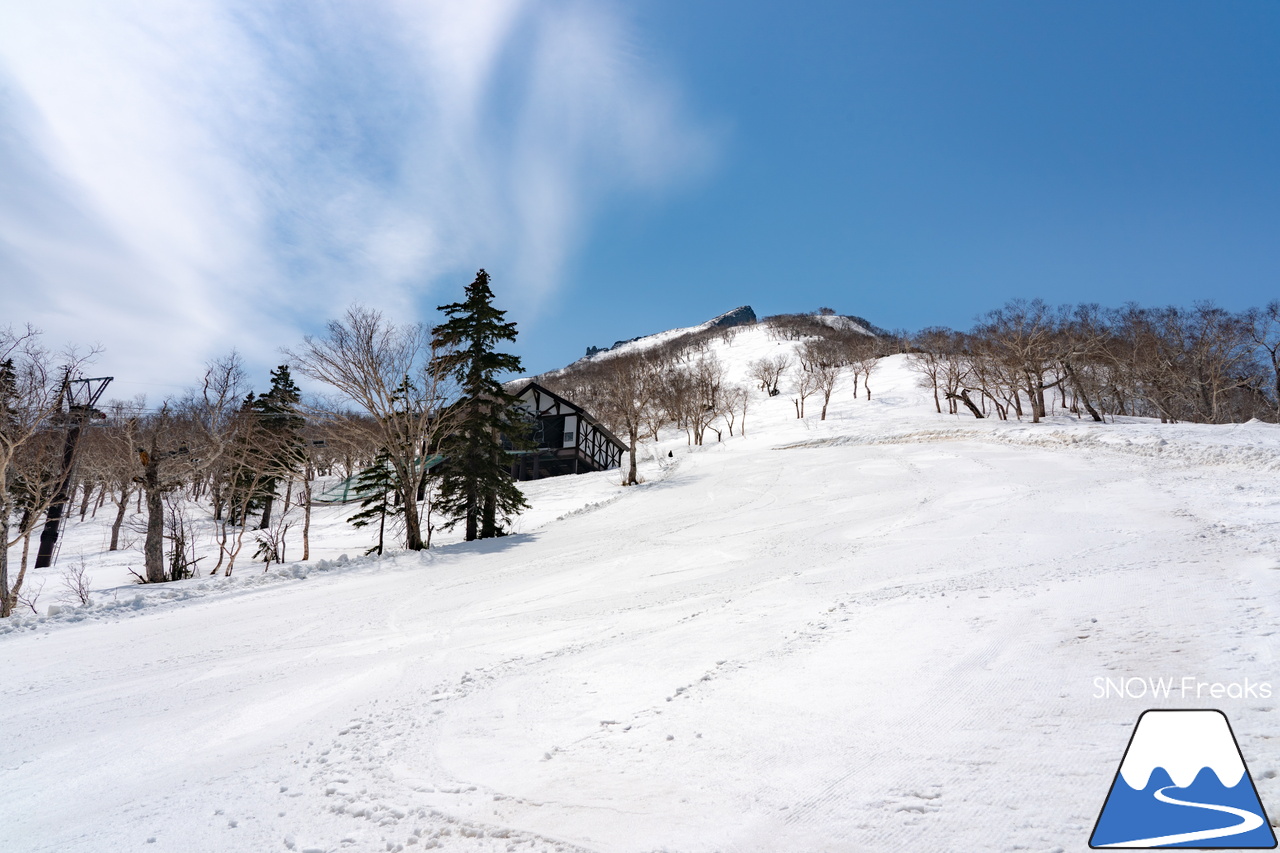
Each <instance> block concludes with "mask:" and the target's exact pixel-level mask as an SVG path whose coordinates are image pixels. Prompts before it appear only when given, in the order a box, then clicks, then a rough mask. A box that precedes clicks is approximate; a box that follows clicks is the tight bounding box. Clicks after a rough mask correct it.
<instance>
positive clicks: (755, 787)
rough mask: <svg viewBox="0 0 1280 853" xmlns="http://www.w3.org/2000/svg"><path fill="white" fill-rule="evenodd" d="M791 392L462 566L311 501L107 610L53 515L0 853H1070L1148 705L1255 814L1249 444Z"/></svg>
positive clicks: (17, 703) (1259, 531)
mask: <svg viewBox="0 0 1280 853" xmlns="http://www.w3.org/2000/svg"><path fill="white" fill-rule="evenodd" d="M789 346H791V345H790V344H779V343H777V342H775V341H772V340H770V339H769V337H768V336H767V335H766V334H765V332H764V330H763V329H759V328H756V329H750V330H746V331H743V332H742V333H740V334H739V335H738V337H737V338H736V339H735V340H734V341H733V342H732V344H731V345H724V344H721V345H719V353H720V357H721V358H722V359H724V360H725V361H726V363H729V364H730V365H731V367H732V369H733V370H734V371H735V372H736V373H737V375H738V376H745V365H746V363H747V362H748V361H749V360H750V359H752V358H756V357H759V356H760V355H762V354H766V353H770V352H778V351H780V349H779V348H786V347H789ZM787 390H788V389H786V388H785V387H784V389H783V391H784V393H783V394H782V396H779V397H776V398H767V397H764V396H762V395H758V394H757V396H756V397H754V398H753V402H752V407H751V410H750V412H749V415H748V421H747V436H746V437H742V436H740V435H739V436H736V437H733V438H730V437H729V435H728V433H727V431H726V433H725V437H724V441H723V442H720V443H711V444H708V445H707V446H705V447H700V448H690V447H688V446H687V445H686V443H685V439H684V437H683V434H680V435H676V434H674V433H673V434H670V435H668V436H665V437H664V441H662V442H661V443H659V444H658V445H656V446H649V447H646V448H645V449H644V451H643V453H644V457H645V462H644V464H643V465H642V469H641V470H642V473H643V474H644V476H645V477H646V479H647V482H646V483H644V484H643V485H641V486H638V487H634V488H629V489H623V488H620V487H619V486H618V485H617V483H618V481H619V475H618V472H616V471H615V472H607V473H603V474H591V475H584V476H580V477H562V478H558V479H554V480H546V481H542V482H539V483H535V484H531V487H530V494H531V497H532V500H533V503H534V509H533V510H531V511H530V512H529V513H528V514H526V516H525V517H524V518H522V520H521V521H520V524H519V527H518V530H519V532H518V533H517V535H513V536H510V537H507V538H503V539H498V540H490V541H487V542H483V543H472V544H465V543H460V542H457V541H456V535H455V536H454V537H453V539H450V540H448V541H446V542H445V544H443V545H441V546H440V547H436V548H433V549H432V550H431V551H429V552H424V553H414V554H398V555H393V556H390V557H387V558H384V559H381V560H377V559H365V558H361V559H354V560H351V561H349V562H346V561H335V558H337V557H338V556H339V555H340V554H341V553H343V552H346V553H348V554H351V555H355V554H358V553H360V551H362V550H363V548H364V547H367V545H368V543H369V541H370V534H369V533H368V532H367V529H366V531H352V530H350V529H349V528H346V527H345V525H344V524H343V523H342V521H341V519H342V518H343V517H344V515H345V514H349V513H350V511H351V510H350V509H349V508H347V509H343V508H332V509H326V510H324V512H323V513H322V515H321V517H319V518H318V519H317V530H316V532H315V534H314V535H315V537H316V542H315V543H314V544H313V556H314V557H315V559H313V561H312V562H311V563H307V564H300V563H299V564H291V565H288V566H285V567H283V568H280V569H276V568H272V569H271V570H270V571H269V572H265V573H264V572H263V571H262V569H261V566H260V565H259V566H256V567H255V566H254V565H252V564H250V563H245V562H242V563H241V564H240V566H239V567H238V568H237V571H236V574H235V575H234V576H233V577H232V578H231V579H223V578H216V579H215V578H207V577H206V578H197V579H194V580H191V581H184V582H181V583H176V584H170V585H165V586H163V587H139V586H130V585H128V584H127V571H126V569H125V565H127V564H129V561H130V560H132V561H133V563H132V564H133V565H137V563H139V562H140V557H139V556H138V554H137V552H136V551H132V552H127V553H125V554H123V555H121V554H115V555H105V554H103V553H101V552H102V550H103V548H104V547H105V544H104V542H105V533H104V531H105V525H106V522H105V521H103V519H104V516H106V515H108V514H109V513H108V512H107V510H106V509H104V511H102V512H100V513H99V515H98V519H97V520H96V521H95V520H90V521H85V522H83V523H81V522H76V523H74V524H73V525H72V526H71V527H70V529H69V531H68V533H67V537H66V541H65V542H64V544H63V546H62V550H61V560H62V562H63V563H67V562H70V561H73V560H75V559H76V558H77V555H81V554H83V555H84V556H85V560H86V562H87V564H88V565H89V566H90V569H91V571H92V572H93V573H94V583H95V593H94V597H95V603H94V604H93V605H91V606H89V607H83V608H75V609H70V610H64V611H63V612H61V613H58V614H56V615H54V616H52V617H46V616H40V617H38V618H37V617H35V616H33V615H30V614H28V615H27V616H25V617H17V618H15V619H13V620H10V621H9V622H8V624H6V625H4V626H3V629H2V630H5V631H7V633H4V634H2V635H0V661H2V664H0V665H2V667H3V669H2V676H0V691H3V702H2V703H0V731H2V732H3V733H4V736H3V738H0V813H2V814H3V815H4V819H3V820H0V850H4V851H58V853H71V851H134V850H141V851H155V853H160V851H183V853H191V851H255V853H257V852H258V851H346V850H350V851H386V850H392V851H398V850H419V849H429V848H443V849H446V850H458V851H506V850H519V851H523V850H561V851H578V850H591V851H660V850H663V851H690V853H693V851H978V850H983V851H986V850H992V851H1003V850H1010V851H1012V850H1027V851H1046V853H1047V851H1066V850H1072V851H1078V850H1085V849H1087V843H1088V838H1089V835H1090V832H1091V831H1092V828H1093V823H1094V821H1095V819H1096V817H1097V815H1098V811H1099V809H1100V808H1101V806H1102V804H1103V801H1104V800H1105V799H1106V796H1107V792H1108V789H1109V787H1110V785H1111V782H1112V780H1113V778H1114V776H1115V774H1116V771H1117V768H1118V767H1119V764H1120V760H1121V757H1122V756H1123V754H1124V750H1125V746H1126V744H1127V743H1128V739H1129V736H1130V734H1131V732H1132V730H1133V726H1134V723H1135V722H1136V721H1137V719H1138V716H1139V714H1140V713H1141V712H1142V711H1143V710H1144V709H1146V708H1153V707H1154V708H1219V709H1221V710H1222V711H1223V712H1224V713H1225V714H1226V715H1227V717H1228V718H1229V719H1230V722H1231V725H1232V728H1233V730H1234V732H1235V734H1236V737H1237V739H1238V740H1239V744H1240V747H1241V750H1242V752H1243V755H1244V758H1245V760H1246V762H1247V763H1248V766H1249V770H1250V772H1251V775H1252V778H1253V780H1254V782H1255V784H1256V785H1257V788H1258V791H1259V794H1260V796H1261V798H1262V802H1263V804H1264V806H1266V807H1267V808H1268V809H1269V810H1270V815H1271V820H1272V821H1275V820H1276V819H1277V816H1278V815H1280V782H1278V781H1277V779H1276V774H1277V771H1280V713H1278V712H1277V711H1276V705H1277V703H1278V702H1280V697H1278V696H1277V692H1278V691H1280V672H1278V671H1277V625H1278V624H1280V595H1278V593H1280V489H1278V488H1277V485H1278V483H1277V481H1278V478H1280V428H1277V427H1275V426H1271V425H1267V424H1261V423H1250V424H1243V425H1237V426H1212V427H1211V426H1197V425H1161V424H1158V423H1152V422H1149V421H1137V420H1131V421H1128V422H1126V421H1125V420H1124V419H1121V422H1120V423H1115V424H1112V423H1107V424H1096V425H1095V424H1092V423H1088V422H1082V421H1077V420H1075V419H1074V418H1067V417H1058V418H1054V419H1051V420H1050V421H1048V422H1046V423H1043V424H1037V425H1033V424H1030V423H1028V422H1023V423H1017V422H1011V423H998V422H995V421H975V420H973V419H972V418H970V417H969V416H968V415H962V416H950V415H938V414H936V413H935V412H934V410H933V402H932V399H931V397H930V396H928V395H927V394H926V392H923V391H922V390H920V389H919V388H917V387H916V384H915V376H914V375H913V374H912V373H910V372H909V371H908V370H907V368H906V364H905V357H902V356H896V357H893V358H890V359H887V360H885V362H884V363H883V365H882V367H881V368H880V370H879V372H877V373H876V374H875V375H874V376H873V377H872V391H873V399H872V400H871V401H867V400H866V399H865V398H863V399H858V400H854V399H853V395H852V389H851V386H849V385H848V384H846V385H844V386H843V387H842V388H841V389H840V390H838V392H837V395H836V399H835V400H833V403H832V411H831V413H830V414H829V416H828V420H827V421H825V422H819V421H818V420H817V414H818V410H819V409H820V407H821V404H820V401H818V402H817V404H815V401H814V400H813V399H811V400H810V401H809V412H810V416H809V417H808V418H807V419H806V420H804V421H799V420H797V419H796V418H795V416H794V410H793V407H792V403H791V400H790V398H789V397H788V395H787V394H786V391H787ZM712 441H714V436H712ZM668 451H672V452H673V453H674V455H673V456H670V457H668V455H667V454H668ZM295 547H296V546H291V548H295ZM294 553H298V552H294ZM16 557H17V554H15V559H16ZM320 558H323V562H321V561H320ZM339 563H341V564H339ZM48 577H49V580H48V585H47V586H46V590H45V593H44V598H42V600H41V601H42V603H41V609H42V611H43V609H44V607H45V606H46V605H47V604H49V603H56V600H55V596H56V586H57V571H56V570H55V572H54V573H53V574H51V575H49V576H48ZM1107 679H1110V681H1107ZM1154 679H1165V680H1166V686H1169V685H1173V689H1172V691H1171V692H1170V693H1169V695H1168V696H1158V697H1153V696H1152V695H1151V692H1150V689H1149V687H1148V684H1149V680H1154ZM1183 679H1187V680H1183ZM1100 685H1101V689H1100ZM1187 685H1190V691H1189V692H1186V691H1184V690H1183V688H1185V687H1187ZM1214 685H1217V686H1216V687H1215V686H1214ZM1108 687H1109V688H1110V689H1109V690H1108V689H1106V688H1108ZM1107 693H1110V695H1106V694H1107ZM1118 693H1123V695H1117V694H1118ZM1197 693H1199V696H1197V695H1196V694H1197ZM1264 693H1265V694H1266V695H1263V694H1264Z"/></svg>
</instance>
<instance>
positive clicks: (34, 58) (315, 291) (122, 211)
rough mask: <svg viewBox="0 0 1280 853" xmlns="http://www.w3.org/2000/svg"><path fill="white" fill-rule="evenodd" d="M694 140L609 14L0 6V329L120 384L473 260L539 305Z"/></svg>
mask: <svg viewBox="0 0 1280 853" xmlns="http://www.w3.org/2000/svg"><path fill="white" fill-rule="evenodd" d="M711 153H712V144H711V142H710V137H709V135H708V134H707V133H706V131H705V130H704V129H702V128H701V127H699V126H698V124H697V123H696V122H695V121H694V120H692V119H691V118H690V117H689V116H688V115H687V114H686V113H685V112H684V110H683V109H682V106H681V103H680V98H679V94H678V91H677V88H676V87H675V86H674V85H673V84H672V83H671V82H670V81H668V80H666V79H664V78H663V76H662V75H661V73H660V71H659V70H658V69H657V68H655V67H654V64H653V63H651V62H647V61H646V60H645V59H644V58H643V56H642V51H640V50H639V49H638V48H637V46H636V40H635V36H634V32H633V31H632V28H630V27H629V25H628V22H627V21H626V20H625V19H624V17H623V16H622V15H621V13H620V12H619V10H618V8H616V7H611V6H602V5H600V4H586V3H576V2H554V0H552V2H534V0H469V2H467V3H456V2H447V0H421V2H412V0H378V2H370V0H329V2H316V3H306V4H298V3H292V2H286V0H277V1H276V2H272V1H271V0H267V2H263V0H253V1H252V2H249V0H120V2H115V3H111V4H96V3H92V2H89V1H88V0H46V2H43V3H39V4H9V5H8V7H7V8H6V9H5V10H3V11H0V188H2V189H3V192H0V302H2V303H3V306H4V307H3V310H2V312H0V323H13V322H19V323H20V322H27V321H30V322H34V323H35V324H36V325H38V326H40V327H42V328H44V329H45V330H46V331H47V332H48V333H50V335H51V336H52V337H55V338H57V339H65V340H73V341H78V342H90V341H100V342H101V343H103V344H104V345H105V347H106V349H107V353H106V355H105V356H104V357H103V359H102V364H103V366H104V367H108V368H110V369H111V371H112V372H114V373H115V374H116V375H117V377H118V380H120V381H122V384H121V385H120V386H119V391H120V392H121V393H124V392H130V393H131V392H132V391H133V390H141V389H132V388H130V386H129V380H130V379H132V380H136V381H147V382H154V383H177V384H181V383H186V382H189V381H191V380H192V379H194V378H195V377H196V375H198V372H199V370H200V365H201V364H202V363H203V362H204V361H205V360H207V359H208V358H210V357H212V356H214V355H216V354H219V353H222V352H225V351H226V350H228V349H230V348H231V347H233V346H235V347H238V348H240V349H241V351H242V352H244V353H245V354H246V356H247V357H248V359H249V361H250V363H251V364H256V365H258V366H263V365H267V364H270V363H273V362H274V360H275V358H276V356H275V352H276V348H277V347H278V346H279V345H281V344H289V343H292V342H293V341H294V340H296V338H297V337H299V336H300V335H301V334H302V333H303V332H304V331H305V330H307V329H309V328H314V327H315V326H316V325H317V324H318V323H320V322H323V320H324V319H326V318H328V317H331V316H334V315H336V314H337V313H338V312H340V311H341V310H342V308H343V307H345V306H346V305H347V304H348V303H350V302H352V301H355V300H360V301H364V302H366V303H368V304H371V305H376V306H377V307H380V308H382V309H384V310H386V311H388V312H389V313H392V314H394V315H396V316H398V317H412V316H417V315H419V314H420V312H422V310H423V309H424V308H425V307H429V306H431V305H434V304H435V303H436V302H439V301H446V300H451V299H453V298H454V297H455V292H456V291H457V290H458V287H459V285H460V284H461V283H464V282H465V280H469V274H470V273H471V272H474V269H475V267H477V266H481V265H485V266H489V267H490V268H491V270H492V269H494V268H499V269H501V270H503V273H504V275H503V279H502V281H503V284H504V286H505V287H506V288H507V290H508V292H509V293H510V299H509V300H508V301H509V302H510V303H512V304H513V306H514V307H517V308H520V309H521V310H524V311H529V312H535V313H536V312H537V311H538V309H539V307H540V306H542V305H545V304H546V302H547V300H548V299H549V298H550V297H551V296H552V295H554V293H555V291H556V288H557V285H558V281H559V277H560V274H561V270H562V269H563V266H564V264H565V262H566V260H567V259H568V258H569V257H570V256H571V255H572V253H573V251H574V250H575V248H576V247H577V246H579V245H580V244H581V241H582V240H583V239H584V235H585V231H586V227H587V223H588V221H589V218H590V215H591V212H592V210H593V209H594V207H595V206H596V205H597V204H599V203H600V201H601V200H602V199H604V198H606V197H608V196H609V195H611V194H616V193H634V192H652V191H654V190H660V189H662V188H664V187H667V186H669V185H671V184H672V183H673V182H674V181H677V180H679V179H681V178H683V177H685V176H687V175H689V174H690V173H692V172H694V171H696V170H698V169H700V168H703V166H704V165H705V164H706V163H707V162H708V160H709V157H710V156H711ZM113 390H115V389H113Z"/></svg>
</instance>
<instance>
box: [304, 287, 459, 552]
mask: <svg viewBox="0 0 1280 853" xmlns="http://www.w3.org/2000/svg"><path fill="white" fill-rule="evenodd" d="M432 347H433V344H432V339H431V335H430V333H429V331H428V330H427V328H426V327H425V326H423V325H422V324H421V323H413V324H403V325H400V324H396V323H392V322H390V321H388V320H387V319H385V318H384V317H383V316H382V314H381V313H379V312H377V311H373V310H370V309H367V308H363V307H360V306H353V307H351V308H349V309H348V310H347V313H346V314H345V315H344V316H343V318H342V319H340V320H333V321H331V322H330V323H329V325H328V328H327V329H326V332H325V334H324V335H323V336H311V335H308V336H307V337H306V338H304V339H303V343H302V345H301V346H299V347H297V348H296V349H294V350H286V351H285V355H286V356H287V357H288V358H289V360H290V361H291V362H292V363H293V364H294V365H295V366H296V367H297V369H298V372H299V373H301V374H303V375H304V376H307V377H309V378H311V379H314V380H316V381H319V382H323V383H325V384H326V385H329V386H330V387H332V388H334V389H336V390H337V391H338V393H339V394H341V395H342V397H343V398H345V400H347V401H348V402H350V403H351V404H354V405H356V406H357V407H358V408H359V409H361V410H362V411H363V412H364V413H367V415H368V417H367V418H360V417H357V418H350V417H344V418H343V419H344V420H345V421H346V424H347V426H348V427H349V428H350V429H352V430H356V431H362V432H364V433H365V435H366V437H367V438H368V440H369V442H370V443H371V444H373V445H374V446H376V447H379V448H382V449H385V450H386V452H387V453H388V454H389V456H390V459H391V464H392V467H393V468H394V469H395V473H396V482H397V485H398V488H399V490H400V498H401V500H402V501H403V502H404V528H405V548H407V549H409V550H415V551H416V550H421V549H422V548H423V547H425V545H426V541H425V539H424V538H423V535H422V525H421V520H420V516H419V512H418V501H419V500H420V499H421V498H420V496H421V495H422V494H423V492H424V488H423V487H424V480H425V478H426V476H427V470H426V467H425V466H426V464H427V458H428V455H429V453H430V452H431V451H432V450H434V449H435V447H436V445H437V444H438V441H439V439H440V438H441V437H443V436H444V435H445V434H446V433H447V431H448V424H447V423H445V417H444V412H445V406H444V403H445V402H446V400H447V399H449V398H451V397H453V396H454V393H453V392H454V390H455V389H454V387H453V385H452V384H451V380H450V379H449V378H448V376H447V374H445V373H443V372H442V371H439V370H432V368H431V365H432V364H433V363H434V364H439V363H441V360H440V359H439V358H436V357H435V356H438V355H439V353H437V352H434V351H433V348H432ZM319 414H321V416H326V415H327V416H329V417H334V415H333V414H332V413H319ZM338 417H341V416H338Z"/></svg>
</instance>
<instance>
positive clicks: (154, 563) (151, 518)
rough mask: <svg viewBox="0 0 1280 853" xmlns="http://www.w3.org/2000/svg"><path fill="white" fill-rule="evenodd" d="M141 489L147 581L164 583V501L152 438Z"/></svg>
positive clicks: (157, 455)
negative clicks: (145, 524)
mask: <svg viewBox="0 0 1280 853" xmlns="http://www.w3.org/2000/svg"><path fill="white" fill-rule="evenodd" d="M142 490H143V491H144V492H146V495H147V538H146V541H145V542H144V544H143V546H142V556H143V564H144V566H145V567H146V573H147V583H164V580H165V574H164V501H162V500H161V495H160V451H159V448H158V446H157V442H156V440H155V439H154V438H152V440H151V453H150V454H149V455H147V456H145V457H144V463H143V475H142Z"/></svg>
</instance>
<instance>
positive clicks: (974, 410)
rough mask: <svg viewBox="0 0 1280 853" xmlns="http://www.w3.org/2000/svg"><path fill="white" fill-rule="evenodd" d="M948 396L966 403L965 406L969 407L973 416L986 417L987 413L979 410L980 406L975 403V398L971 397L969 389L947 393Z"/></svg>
mask: <svg viewBox="0 0 1280 853" xmlns="http://www.w3.org/2000/svg"><path fill="white" fill-rule="evenodd" d="M947 398H948V399H956V400H959V401H960V402H962V403H964V404H965V406H966V407H967V408H968V409H969V411H970V412H972V413H973V416H974V417H975V418H984V417H986V415H984V414H982V412H981V410H979V409H978V407H977V406H975V405H974V403H973V400H971V399H969V392H968V391H967V390H965V391H961V392H960V393H959V394H947Z"/></svg>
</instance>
